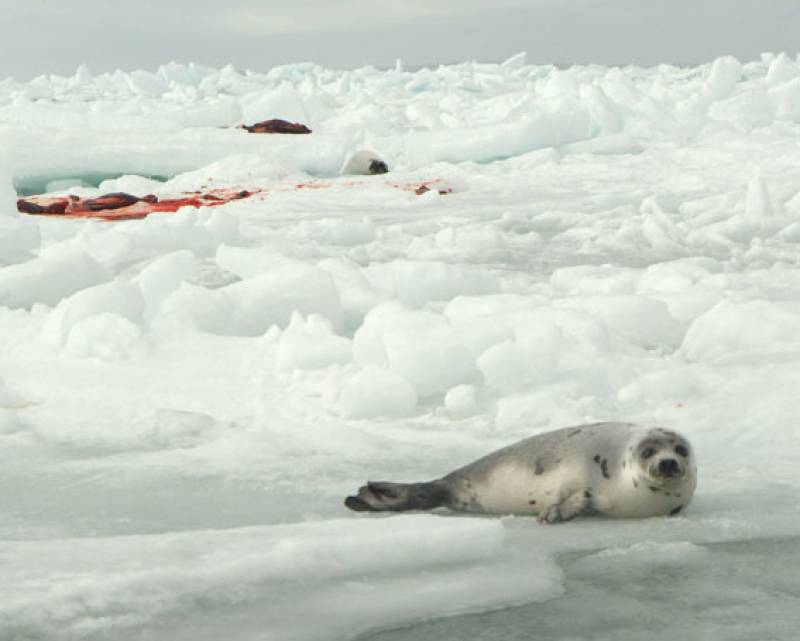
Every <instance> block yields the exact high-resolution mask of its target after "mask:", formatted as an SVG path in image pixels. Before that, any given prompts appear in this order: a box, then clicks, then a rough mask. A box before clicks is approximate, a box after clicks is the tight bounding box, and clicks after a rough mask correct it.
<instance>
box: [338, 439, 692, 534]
mask: <svg viewBox="0 0 800 641" xmlns="http://www.w3.org/2000/svg"><path fill="white" fill-rule="evenodd" d="M696 485H697V468H696V465H695V460H694V452H693V451H692V448H691V446H690V445H689V442H688V441H687V440H686V439H685V438H684V437H682V436H681V435H679V434H677V433H675V432H673V431H671V430H667V429H662V428H660V427H645V426H642V425H635V424H633V423H594V424H591V425H576V426H574V427H566V428H563V429H560V430H556V431H554V432H547V433H545V434H539V435H537V436H532V437H530V438H526V439H524V440H522V441H519V442H517V443H514V444H512V445H509V446H507V447H504V448H502V449H499V450H497V451H496V452H492V453H491V454H489V455H487V456H484V457H483V458H480V459H478V460H477V461H475V462H474V463H470V464H469V465H466V466H464V467H462V468H459V469H457V470H455V471H454V472H451V473H450V474H447V475H446V476H444V477H442V478H440V479H437V480H435V481H430V482H427V483H386V482H371V481H370V482H367V484H366V485H365V486H363V487H361V488H360V489H359V490H358V494H357V495H356V496H348V497H347V499H346V500H345V505H346V506H347V507H349V508H350V509H351V510H355V511H357V512H363V511H373V512H379V511H394V512H401V511H404V510H430V509H433V508H437V507H447V508H450V509H452V510H458V511H463V512H480V513H489V514H536V515H538V517H539V521H540V522H542V523H558V522H560V521H569V520H570V519H573V518H575V517H576V516H578V515H580V514H591V513H595V514H603V515H605V516H610V517H618V518H620V517H624V518H644V517H650V516H663V515H675V514H678V513H679V512H680V511H681V510H683V509H684V508H685V507H686V506H687V505H688V503H689V501H691V499H692V496H693V494H694V490H695V487H696Z"/></svg>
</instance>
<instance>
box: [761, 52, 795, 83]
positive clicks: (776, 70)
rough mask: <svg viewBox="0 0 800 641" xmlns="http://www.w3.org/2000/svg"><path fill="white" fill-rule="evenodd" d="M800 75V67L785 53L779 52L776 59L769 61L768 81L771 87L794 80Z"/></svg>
mask: <svg viewBox="0 0 800 641" xmlns="http://www.w3.org/2000/svg"><path fill="white" fill-rule="evenodd" d="M798 76H800V67H799V66H798V65H797V63H796V62H795V61H794V60H792V59H791V58H790V57H789V56H787V55H786V54H785V53H781V54H778V55H777V56H776V57H775V59H774V60H773V61H772V62H771V63H769V69H768V70H767V77H766V81H767V84H768V85H770V86H771V87H777V86H778V85H781V84H783V83H784V82H788V81H789V80H793V79H795V78H797V77H798Z"/></svg>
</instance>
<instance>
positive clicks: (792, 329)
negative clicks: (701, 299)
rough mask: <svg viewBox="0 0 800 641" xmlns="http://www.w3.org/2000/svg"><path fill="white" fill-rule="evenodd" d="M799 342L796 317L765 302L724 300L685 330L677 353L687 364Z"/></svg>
mask: <svg viewBox="0 0 800 641" xmlns="http://www.w3.org/2000/svg"><path fill="white" fill-rule="evenodd" d="M795 341H800V314H799V313H798V312H797V310H794V311H790V310H789V309H787V308H786V307H783V306H781V305H779V304H776V303H771V302H769V301H766V300H750V301H745V302H742V303H735V302H732V301H728V300H724V301H721V302H720V303H718V304H717V305H715V306H714V307H713V308H712V309H710V310H709V311H708V312H706V313H705V314H703V315H702V316H700V317H699V318H698V319H697V320H695V321H694V322H693V323H692V325H691V326H690V327H689V331H688V332H687V333H686V338H685V340H684V341H683V345H682V347H681V352H682V354H683V355H684V357H685V358H686V360H689V361H708V360H713V359H715V358H719V357H721V356H725V355H726V354H731V353H734V352H737V351H741V350H753V349H759V348H761V349H763V348H767V347H769V346H774V345H776V344H780V343H782V342H784V343H785V342H795Z"/></svg>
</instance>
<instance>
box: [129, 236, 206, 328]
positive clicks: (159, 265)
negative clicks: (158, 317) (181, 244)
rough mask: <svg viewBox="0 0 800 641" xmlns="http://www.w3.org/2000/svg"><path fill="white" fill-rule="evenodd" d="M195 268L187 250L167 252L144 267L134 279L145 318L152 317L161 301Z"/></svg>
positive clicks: (191, 255)
mask: <svg viewBox="0 0 800 641" xmlns="http://www.w3.org/2000/svg"><path fill="white" fill-rule="evenodd" d="M196 269H197V261H196V260H195V257H194V254H193V253H192V252H191V251H188V250H182V251H177V252H173V253H171V254H167V255H165V256H162V257H161V258H159V259H157V260H155V261H153V262H152V263H150V264H149V265H148V266H147V267H145V268H144V269H143V270H142V272H141V273H140V274H139V275H138V276H137V277H136V279H135V282H136V283H137V284H138V285H139V287H140V288H141V292H142V296H143V297H144V304H145V311H144V317H145V320H150V319H151V318H153V316H155V314H156V312H157V311H158V308H159V306H160V305H161V303H162V302H164V300H166V299H167V298H168V297H169V296H170V295H171V294H172V292H174V291H175V290H176V289H177V288H178V286H179V285H180V284H181V283H182V282H183V281H185V280H186V279H187V278H189V276H191V275H192V274H193V273H194V272H195V270H196Z"/></svg>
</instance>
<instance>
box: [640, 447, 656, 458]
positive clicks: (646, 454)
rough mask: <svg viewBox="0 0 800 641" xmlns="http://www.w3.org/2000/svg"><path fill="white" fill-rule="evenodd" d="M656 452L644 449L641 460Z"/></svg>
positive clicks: (651, 449)
mask: <svg viewBox="0 0 800 641" xmlns="http://www.w3.org/2000/svg"><path fill="white" fill-rule="evenodd" d="M655 453H656V451H655V449H654V448H652V447H646V448H644V449H643V450H642V458H650V457H651V456H653V454H655Z"/></svg>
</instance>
